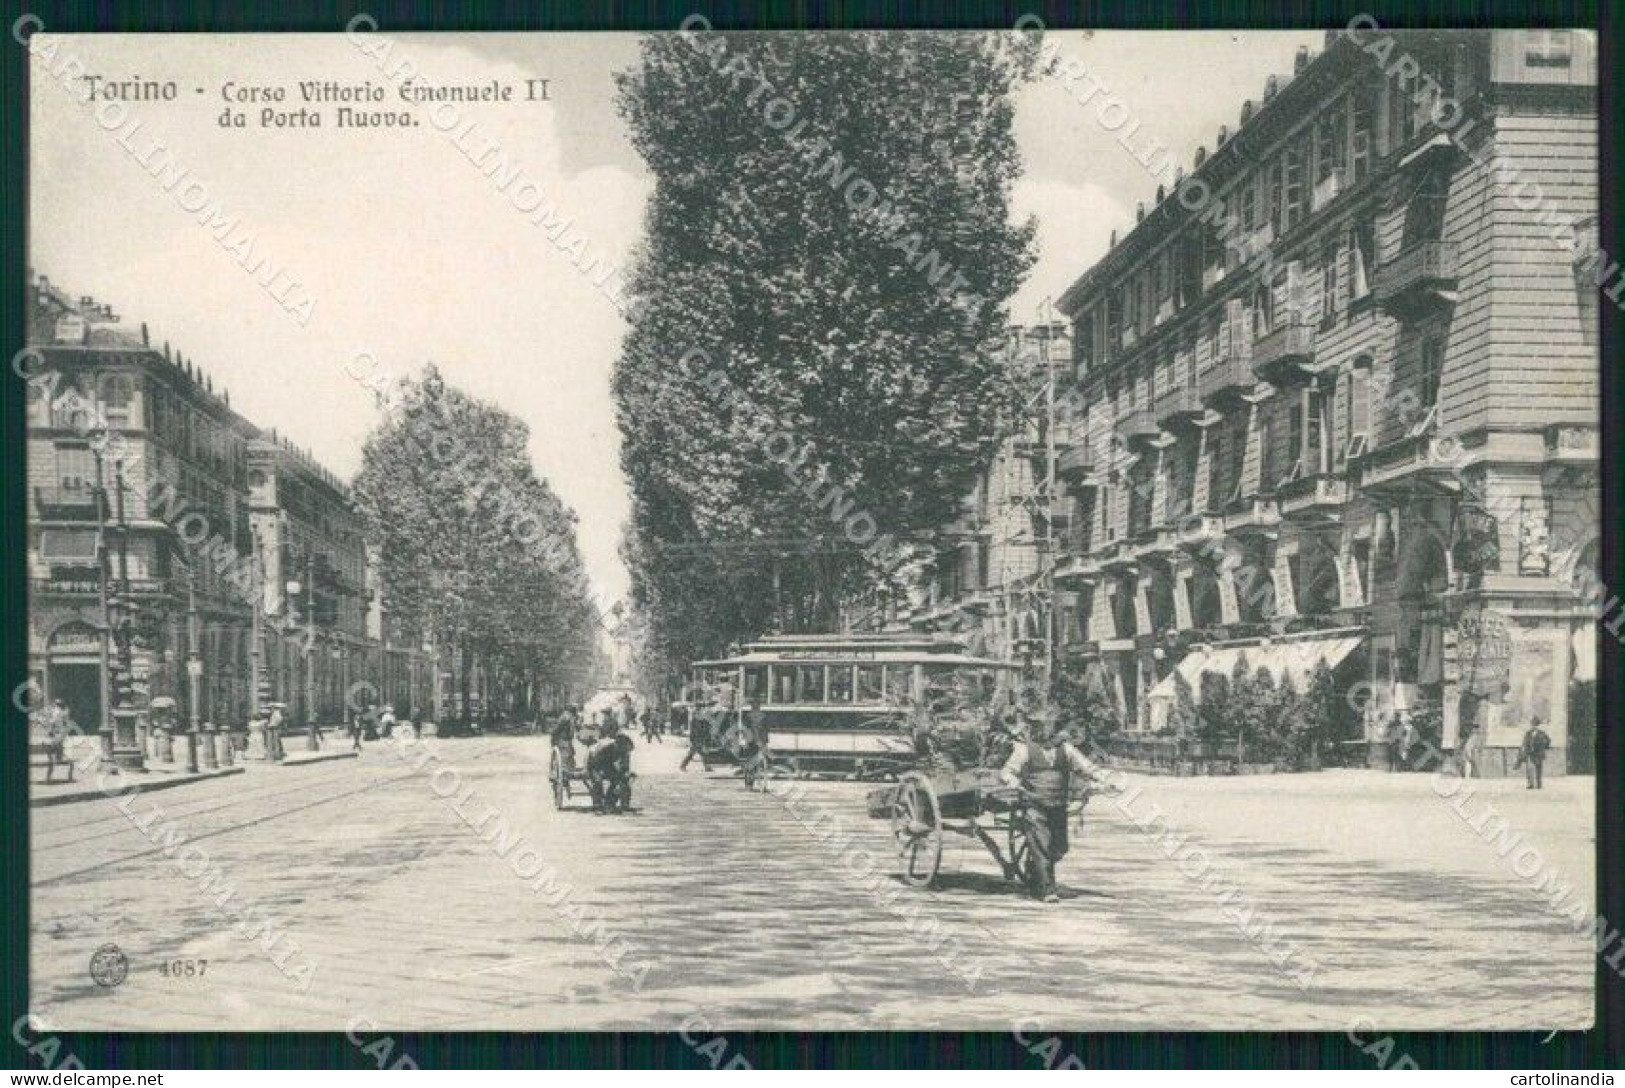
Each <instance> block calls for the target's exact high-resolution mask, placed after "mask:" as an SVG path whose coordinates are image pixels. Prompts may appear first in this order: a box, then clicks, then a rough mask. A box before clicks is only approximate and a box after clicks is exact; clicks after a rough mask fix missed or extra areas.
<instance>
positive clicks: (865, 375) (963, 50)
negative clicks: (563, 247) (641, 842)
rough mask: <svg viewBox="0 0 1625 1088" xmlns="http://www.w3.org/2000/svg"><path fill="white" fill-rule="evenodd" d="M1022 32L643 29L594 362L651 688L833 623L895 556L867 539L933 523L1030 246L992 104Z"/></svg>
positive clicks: (988, 430) (1009, 83)
mask: <svg viewBox="0 0 1625 1088" xmlns="http://www.w3.org/2000/svg"><path fill="white" fill-rule="evenodd" d="M1035 51H1036V50H1035V43H1033V42H1031V41H1030V40H1020V39H1019V38H1018V37H1017V36H1015V35H1007V36H996V35H985V34H975V35H971V34H951V33H929V34H924V33H922V34H910V35H897V34H888V35H884V36H882V35H876V34H864V33H853V34H758V35H752V34H729V35H725V36H724V35H712V34H681V35H675V34H671V35H665V34H663V35H650V36H648V37H647V38H646V39H645V41H644V44H643V47H642V55H641V60H640V62H639V63H638V64H637V65H636V66H635V67H634V68H633V69H632V70H631V71H629V72H627V73H625V74H624V75H623V76H622V77H621V78H620V98H619V105H620V110H621V113H622V115H623V116H624V118H625V119H626V122H627V124H628V126H629V129H630V131H631V134H632V139H633V142H634V144H635V146H636V147H637V149H638V151H639V152H640V153H641V155H642V156H643V158H644V159H645V161H646V162H647V163H648V166H649V169H650V171H651V173H652V174H653V176H654V179H655V188H654V193H653V196H652V197H651V200H650V203H649V207H648V211H647V213H646V222H647V225H646V237H645V241H644V245H643V249H642V251H641V254H640V257H639V259H638V261H637V262H636V266H635V268H634V270H633V273H632V275H631V278H630V282H629V291H630V295H631V298H632V299H633V302H634V305H633V308H632V321H631V328H630V330H629V333H628V335H627V338H626V341H625V344H624V347H623V352H622V355H621V358H620V360H619V363H618V366H617V368H616V372H615V379H614V396H615V402H616V408H617V413H618V417H619V424H620V428H621V433H622V465H623V468H624V471H625V474H626V477H627V479H628V482H629V485H630V488H631V497H632V512H631V519H630V524H629V525H628V527H627V529H626V533H625V539H624V545H623V554H624V558H625V561H626V563H627V566H628V568H629V571H630V575H631V581H632V596H633V602H634V605H635V607H636V608H637V609H638V610H639V612H640V613H641V619H642V624H641V630H642V645H641V647H640V663H641V665H642V666H643V667H644V668H645V670H646V671H648V672H650V673H652V674H653V675H651V676H650V677H649V679H650V681H651V682H652V683H653V684H655V685H660V684H664V683H667V682H669V681H671V680H673V679H675V678H677V677H680V676H681V675H682V672H683V671H684V669H685V668H686V664H687V662H688V661H690V660H692V659H694V658H696V657H700V656H705V655H710V654H715V653H717V652H719V651H721V650H722V649H723V648H725V647H726V645H727V644H728V643H729V642H731V641H733V640H736V639H739V638H742V637H747V636H750V635H753V634H755V633H758V632H761V631H764V630H771V629H780V630H819V629H829V628H830V627H832V625H833V624H834V623H835V621H836V618H837V608H838V606H839V604H840V603H841V602H842V601H843V600H847V599H850V597H851V596H852V595H853V594H855V593H856V592H858V591H861V590H864V589H869V588H873V587H875V586H876V585H879V584H884V582H885V580H886V578H887V577H888V576H889V575H890V574H891V573H892V571H891V570H889V569H887V568H888V565H889V561H890V560H891V559H892V558H893V557H894V554H895V553H892V554H886V553H879V554H877V549H873V548H870V547H866V545H867V544H868V543H869V540H870V539H871V538H875V537H879V538H893V539H897V540H899V541H907V540H910V539H912V538H915V537H916V536H917V535H918V534H921V533H924V532H927V531H929V530H931V529H932V528H933V527H935V526H937V525H939V524H940V523H941V522H942V521H943V519H944V513H945V512H948V511H951V510H952V509H953V508H954V507H955V504H956V503H957V502H958V501H959V499H960V498H961V497H962V496H963V495H964V494H965V493H966V492H967V491H968V490H969V489H970V487H971V486H972V483H973V481H974V479H975V476H976V474H977V473H978V472H979V471H980V470H981V469H982V468H983V467H984V466H985V465H986V464H987V462H988V461H989V460H990V458H991V456H992V454H993V451H994V449H995V446H996V443H997V435H998V433H999V431H1000V428H1001V427H1002V426H1003V425H1004V423H1005V421H1006V420H1007V419H1008V417H1009V414H1010V413H1011V412H1012V411H1013V409H1014V397H1013V396H1012V395H1011V392H1012V391H1011V386H1010V383H1009V382H1008V380H1007V378H1006V374H1005V369H1004V366H1003V364H1002V361H1001V353H1000V347H1001V345H1002V342H1003V337H1004V332H1005V328H1006V324H1007V320H1008V314H1007V302H1008V300H1009V298H1010V296H1011V295H1012V294H1013V293H1014V291H1015V290H1016V288H1017V286H1018V285H1019V283H1020V281H1021V278H1022V276H1023V275H1024V274H1025V272H1026V271H1027V269H1028V267H1029V266H1030V264H1031V261H1032V227H1031V225H1030V224H1027V225H1013V224H1012V223H1011V222H1010V218H1009V192H1010V186H1011V184H1012V182H1013V180H1014V178H1015V177H1016V175H1017V172H1018V169H1019V164H1018V157H1017V154H1016V150H1015V144H1014V140H1013V137H1012V132H1011V120H1012V106H1011V101H1010V95H1011V92H1012V90H1013V89H1014V88H1015V87H1016V86H1017V85H1018V84H1020V83H1021V82H1022V81H1024V80H1025V79H1027V78H1028V77H1029V76H1030V74H1031V72H1032V66H1033V62H1034V54H1035ZM719 390H727V391H728V394H729V395H727V396H720V395H718V391H719ZM853 519H858V523H861V525H862V529H863V531H862V532H859V533H858V534H856V535H854V533H853V532H852V531H851V530H852V527H853V525H854V520H853ZM871 530H872V531H871Z"/></svg>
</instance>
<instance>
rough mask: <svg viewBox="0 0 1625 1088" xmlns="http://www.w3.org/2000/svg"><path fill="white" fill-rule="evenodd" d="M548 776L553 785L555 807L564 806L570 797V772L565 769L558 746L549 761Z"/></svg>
mask: <svg viewBox="0 0 1625 1088" xmlns="http://www.w3.org/2000/svg"><path fill="white" fill-rule="evenodd" d="M547 777H548V780H549V781H550V782H551V783H552V785H553V807H554V808H563V807H564V802H565V801H567V800H569V797H570V772H569V771H567V770H565V769H564V764H563V762H562V761H561V760H560V759H559V752H558V749H557V748H555V749H553V758H552V759H551V760H550V761H549V762H548V765H547Z"/></svg>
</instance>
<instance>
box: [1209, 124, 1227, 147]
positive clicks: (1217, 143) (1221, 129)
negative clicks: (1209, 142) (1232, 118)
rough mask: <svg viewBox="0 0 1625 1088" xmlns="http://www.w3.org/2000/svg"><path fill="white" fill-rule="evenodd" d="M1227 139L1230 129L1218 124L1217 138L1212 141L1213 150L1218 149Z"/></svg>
mask: <svg viewBox="0 0 1625 1088" xmlns="http://www.w3.org/2000/svg"><path fill="white" fill-rule="evenodd" d="M1229 139H1230V129H1229V128H1227V127H1226V126H1224V125H1220V126H1219V138H1218V139H1217V140H1215V141H1214V142H1213V147H1214V150H1218V149H1219V148H1221V147H1223V146H1224V145H1225V142H1226V141H1227V140H1229Z"/></svg>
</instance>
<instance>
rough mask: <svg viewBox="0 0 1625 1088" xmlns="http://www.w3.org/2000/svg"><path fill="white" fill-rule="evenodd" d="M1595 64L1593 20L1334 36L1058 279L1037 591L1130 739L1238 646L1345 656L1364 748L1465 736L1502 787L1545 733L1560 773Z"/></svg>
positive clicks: (1582, 560) (1585, 508) (1590, 544)
mask: <svg viewBox="0 0 1625 1088" xmlns="http://www.w3.org/2000/svg"><path fill="white" fill-rule="evenodd" d="M1383 42H1387V43H1388V44H1386V45H1384V44H1382V43H1383ZM1595 65H1596V54H1595V43H1594V39H1593V38H1592V37H1591V36H1589V35H1588V34H1585V33H1583V32H1568V31H1522V30H1519V31H1470V32H1457V31H1451V32H1415V33H1401V34H1393V35H1388V34H1383V33H1380V32H1377V31H1374V30H1373V31H1368V32H1366V33H1365V34H1363V35H1361V34H1352V35H1351V34H1347V33H1343V32H1336V33H1333V34H1329V35H1328V39H1327V46H1326V49H1325V51H1324V52H1322V53H1321V54H1319V55H1318V56H1315V57H1313V58H1311V57H1310V56H1309V55H1308V53H1307V51H1305V52H1303V53H1302V54H1300V56H1299V57H1298V62H1297V64H1296V66H1295V68H1296V70H1295V71H1294V73H1293V75H1292V76H1291V77H1290V78H1287V79H1283V80H1277V79H1275V78H1271V80H1270V81H1269V83H1268V84H1267V86H1266V87H1265V88H1264V91H1263V95H1262V100H1261V102H1259V103H1257V104H1254V103H1252V102H1248V103H1246V104H1245V105H1244V106H1243V107H1242V109H1241V124H1240V127H1239V128H1238V129H1237V130H1236V131H1235V132H1234V133H1230V132H1227V131H1226V130H1225V129H1221V130H1220V131H1219V134H1218V140H1217V143H1216V145H1215V147H1214V149H1213V150H1212V152H1211V153H1209V152H1207V151H1206V150H1204V149H1198V150H1197V151H1196V152H1195V158H1194V165H1193V169H1192V171H1191V173H1190V175H1189V177H1185V176H1184V175H1183V172H1181V174H1180V177H1179V181H1180V186H1179V187H1177V188H1176V189H1174V190H1171V191H1165V190H1159V191H1158V193H1157V200H1156V201H1155V203H1154V205H1153V206H1152V207H1150V208H1149V209H1145V208H1142V209H1141V212H1140V213H1139V214H1138V215H1137V222H1136V223H1135V225H1134V227H1133V228H1132V230H1130V231H1129V232H1128V233H1127V235H1126V236H1125V237H1123V238H1122V239H1121V240H1115V239H1114V244H1113V246H1112V248H1111V250H1110V251H1109V252H1108V253H1107V255H1106V256H1105V257H1103V258H1102V259H1101V260H1100V261H1099V262H1097V263H1096V264H1095V265H1094V266H1093V267H1091V268H1090V269H1088V271H1086V272H1085V273H1084V274H1083V275H1082V276H1081V278H1079V279H1078V280H1077V282H1076V283H1074V284H1073V285H1072V286H1071V288H1070V289H1068V290H1067V292H1066V293H1065V295H1064V296H1063V298H1062V299H1061V302H1060V308H1061V310H1062V311H1063V312H1064V313H1065V314H1066V315H1067V316H1068V318H1069V319H1070V320H1071V322H1072V325H1073V344H1074V362H1075V371H1074V377H1075V381H1076V383H1077V389H1076V394H1077V397H1078V399H1079V400H1080V402H1081V404H1082V405H1083V406H1084V407H1083V411H1082V413H1081V422H1080V425H1079V428H1078V430H1077V432H1076V433H1075V434H1074V435H1073V436H1072V438H1073V442H1072V444H1071V446H1070V447H1069V448H1068V450H1067V451H1066V453H1065V454H1064V455H1063V457H1062V458H1061V462H1060V468H1061V470H1062V473H1063V475H1064V476H1065V478H1066V479H1067V481H1068V487H1069V490H1070V492H1071V494H1072V497H1073V502H1074V503H1075V508H1074V511H1073V528H1072V532H1071V534H1070V538H1069V547H1068V551H1067V554H1065V555H1064V556H1062V557H1061V559H1060V561H1059V564H1058V571H1057V574H1058V578H1059V580H1060V582H1061V584H1063V585H1066V586H1069V587H1071V588H1072V589H1073V590H1074V591H1075V592H1076V593H1077V595H1078V598H1079V613H1078V628H1077V630H1076V631H1075V632H1074V634H1075V636H1076V641H1075V642H1074V643H1073V646H1072V651H1073V654H1074V657H1075V658H1076V659H1077V660H1080V661H1083V662H1085V663H1089V664H1092V665H1093V666H1094V667H1098V668H1100V669H1102V670H1103V671H1104V673H1105V675H1106V677H1107V679H1108V680H1109V681H1110V683H1111V685H1112V687H1113V688H1115V690H1116V692H1117V694H1118V698H1119V700H1120V703H1121V707H1122V709H1123V711H1124V714H1125V717H1126V719H1127V721H1128V722H1129V723H1130V726H1131V728H1138V729H1142V730H1152V729H1156V728H1157V727H1158V726H1159V725H1160V724H1161V722H1162V720H1163V718H1162V711H1164V710H1165V709H1166V706H1167V703H1168V700H1169V699H1170V698H1171V690H1172V681H1171V680H1170V676H1171V674H1172V673H1173V671H1174V670H1175V669H1176V668H1178V669H1180V671H1181V672H1182V673H1185V674H1186V675H1187V679H1190V678H1192V677H1196V676H1198V675H1199V674H1200V672H1201V671H1202V666H1203V665H1204V663H1206V664H1208V665H1210V666H1211V667H1213V668H1222V667H1224V666H1226V665H1228V664H1230V663H1232V662H1233V660H1234V658H1235V656H1236V655H1235V653H1233V652H1232V653H1229V654H1226V653H1222V652H1215V651H1216V650H1222V649H1224V648H1226V647H1231V648H1236V647H1245V648H1247V652H1248V653H1249V655H1250V656H1249V660H1250V661H1251V662H1253V663H1254V664H1258V665H1261V666H1264V667H1268V668H1271V669H1272V671H1276V670H1278V671H1289V672H1296V673H1297V674H1299V675H1300V676H1301V674H1302V671H1303V667H1304V664H1305V662H1312V661H1315V660H1325V661H1326V662H1327V664H1329V665H1332V666H1334V667H1336V668H1337V669H1338V670H1339V675H1340V676H1341V677H1344V678H1345V679H1346V681H1347V686H1348V687H1349V688H1350V689H1351V691H1354V692H1357V693H1358V692H1368V693H1369V695H1370V698H1369V699H1368V700H1367V701H1366V708H1365V711H1364V714H1363V718H1364V724H1365V728H1366V729H1367V730H1368V737H1369V738H1370V739H1372V740H1373V741H1374V740H1376V739H1378V736H1379V734H1378V732H1377V731H1378V730H1379V728H1380V727H1381V726H1382V724H1383V723H1384V722H1385V721H1386V720H1387V719H1389V718H1391V717H1392V716H1393V714H1394V712H1396V711H1399V710H1403V711H1406V712H1409V713H1411V714H1413V715H1420V714H1423V713H1432V714H1434V715H1436V720H1438V721H1439V722H1440V723H1441V736H1442V740H1443V743H1444V744H1445V745H1446V746H1447V747H1448V746H1450V745H1453V744H1454V742H1455V737H1456V736H1457V734H1458V729H1459V726H1460V723H1461V722H1462V721H1463V720H1468V721H1472V722H1475V723H1478V724H1480V725H1483V726H1484V727H1485V728H1487V730H1488V733H1487V743H1488V746H1489V754H1490V756H1491V758H1490V760H1489V763H1490V764H1491V768H1492V770H1495V769H1501V770H1504V769H1505V767H1506V766H1507V765H1508V764H1509V762H1510V756H1511V754H1512V752H1513V751H1514V749H1515V747H1516V745H1517V743H1518V740H1519V736H1520V734H1521V731H1522V728H1523V727H1524V726H1525V725H1526V724H1527V723H1528V722H1530V721H1532V720H1533V719H1534V718H1537V717H1538V718H1540V719H1541V720H1542V721H1543V722H1544V723H1546V725H1547V728H1548V729H1549V730H1550V732H1551V735H1552V738H1553V742H1554V755H1555V762H1556V764H1557V766H1558V767H1562V766H1563V764H1564V762H1565V760H1564V753H1565V750H1566V749H1567V748H1568V745H1569V736H1570V728H1571V724H1579V725H1586V724H1588V723H1570V722H1569V721H1568V709H1567V708H1568V702H1569V697H1570V687H1571V684H1572V683H1575V682H1577V681H1583V680H1585V679H1587V678H1589V677H1590V676H1591V675H1592V670H1593V669H1594V655H1595V651H1594V642H1593V641H1592V638H1593V634H1592V625H1593V622H1594V616H1595V610H1594V608H1593V607H1590V606H1591V605H1593V604H1594V603H1595V602H1594V601H1591V600H1588V594H1587V592H1586V591H1585V588H1584V586H1583V585H1582V584H1581V583H1583V582H1584V581H1585V579H1584V577H1583V575H1582V576H1581V577H1579V578H1578V579H1577V577H1576V571H1581V572H1583V571H1585V570H1586V569H1588V568H1589V566H1590V565H1591V564H1594V563H1595V562H1596V550H1597V549H1596V539H1597V531H1598V525H1597V522H1598V507H1597V502H1596V499H1597V487H1598V478H1597V426H1598V399H1597V397H1598V368H1599V358H1598V348H1597V313H1596V308H1595V296H1596V292H1597V288H1598V283H1597V280H1596V276H1595V267H1594V262H1591V261H1588V259H1587V257H1586V254H1587V251H1588V247H1587V246H1585V245H1584V244H1581V245H1578V246H1575V245H1570V244H1567V243H1566V242H1565V232H1571V233H1572V234H1573V235H1576V236H1579V237H1580V238H1582V239H1583V238H1585V237H1586V236H1588V235H1594V231H1595V224H1596V215H1597V192H1596V173H1597V135H1596V100H1595V83H1596V71H1595ZM1536 194H1538V197H1537V196H1536ZM1182 663H1183V665H1182ZM1367 685H1368V686H1367ZM1580 732H1583V733H1587V735H1588V731H1585V730H1580Z"/></svg>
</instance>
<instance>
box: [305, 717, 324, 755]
mask: <svg viewBox="0 0 1625 1088" xmlns="http://www.w3.org/2000/svg"><path fill="white" fill-rule="evenodd" d="M308 719H309V720H308V723H307V724H308V726H309V728H308V730H307V732H308V734H309V739H310V750H311V751H312V752H318V751H320V750H321V747H322V727H321V725H320V724H319V723H318V722H317V721H316V714H315V712H314V711H312V712H311V713H310V714H309V716H308Z"/></svg>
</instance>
